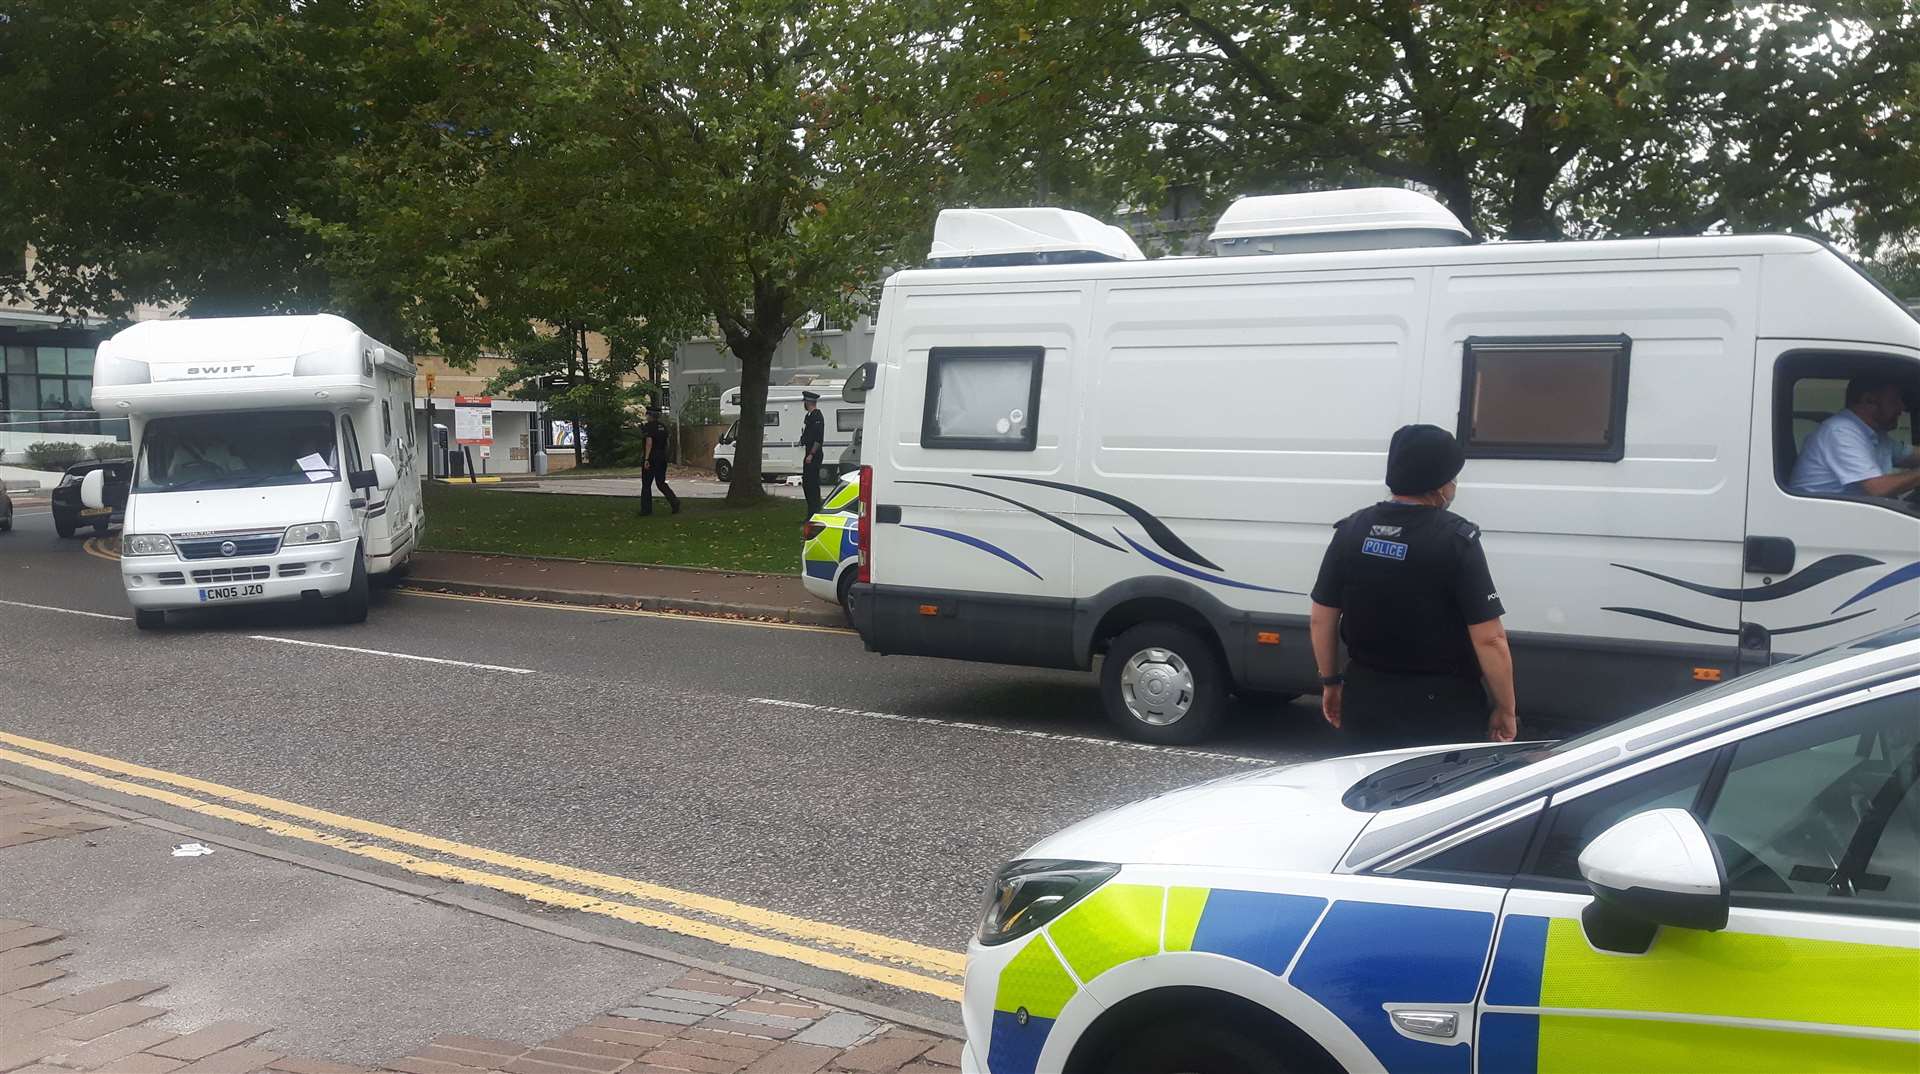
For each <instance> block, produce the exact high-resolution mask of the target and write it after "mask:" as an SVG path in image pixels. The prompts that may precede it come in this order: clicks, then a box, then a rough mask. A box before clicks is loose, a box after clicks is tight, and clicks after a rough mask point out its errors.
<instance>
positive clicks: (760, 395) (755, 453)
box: [727, 332, 780, 507]
mask: <svg viewBox="0 0 1920 1074" xmlns="http://www.w3.org/2000/svg"><path fill="white" fill-rule="evenodd" d="M779 345H780V340H779V339H778V338H775V339H772V340H767V339H763V338H762V337H761V334H760V333H757V332H756V333H754V334H753V335H749V336H741V337H739V338H737V339H729V340H728V341H727V346H728V349H730V350H732V351H733V354H734V357H736V358H738V359H740V422H739V425H738V426H737V427H736V428H735V430H734V436H733V480H732V481H731V482H729V483H728V485H727V502H728V503H730V504H733V505H735V506H741V507H744V506H747V505H750V504H756V503H759V502H761V501H762V500H764V499H766V496H767V490H766V488H765V487H763V485H762V483H761V478H760V459H761V453H762V449H763V447H764V445H765V444H766V439H767V427H766V425H765V420H766V419H765V415H766V412H767V383H768V380H769V379H770V378H771V376H772V374H773V352H774V349H775V348H776V347H778V346H779Z"/></svg>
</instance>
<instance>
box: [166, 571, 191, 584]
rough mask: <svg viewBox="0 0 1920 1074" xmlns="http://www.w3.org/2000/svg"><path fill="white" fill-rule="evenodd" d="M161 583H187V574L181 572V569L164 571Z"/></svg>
mask: <svg viewBox="0 0 1920 1074" xmlns="http://www.w3.org/2000/svg"><path fill="white" fill-rule="evenodd" d="M160 584H161V585H186V584H187V576H186V575H184V574H181V573H180V572H179V571H162V572H161V574H160Z"/></svg>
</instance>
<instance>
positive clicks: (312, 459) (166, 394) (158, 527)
mask: <svg viewBox="0 0 1920 1074" xmlns="http://www.w3.org/2000/svg"><path fill="white" fill-rule="evenodd" d="M93 385H94V387H93V399H94V407H95V408H96V409H97V410H99V411H100V413H101V414H103V415H107V416H112V417H126V418H129V419H130V421H131V425H132V428H133V443H134V472H133V483H132V486H131V489H130V492H129V495H128V499H127V513H126V523H125V524H124V526H123V527H122V533H123V535H124V536H123V537H122V538H121V559H120V574H121V579H122V581H123V582H124V583H125V585H126V590H127V599H128V600H129V601H131V602H132V604H133V606H134V609H135V613H134V619H135V622H136V623H137V624H138V625H139V626H140V628H141V629H143V630H144V629H151V628H153V627H157V626H159V625H161V624H162V623H163V622H164V621H165V615H166V612H167V611H169V610H175V609H184V608H200V607H206V606H209V605H213V604H251V603H263V602H271V601H298V600H316V601H325V602H326V604H327V606H328V607H329V608H330V609H331V611H332V612H333V614H334V616H335V617H336V618H338V619H339V620H341V621H345V622H359V621H362V620H364V619H365V618H366V615H367V587H368V578H369V576H371V575H376V574H387V573H391V572H393V571H396V570H401V569H404V567H405V565H406V562H407V558H408V557H409V556H410V555H411V554H412V552H413V550H414V548H415V547H416V546H417V545H418V544H419V541H420V538H421V536H422V534H423V532H424V530H425V525H426V520H425V512H424V510H423V508H422V504H421V498H420V476H419V471H418V470H417V468H416V467H415V464H414V456H415V452H414V444H413V439H414V431H413V422H412V421H411V420H410V419H411V416H412V405H413V363H412V362H411V361H409V360H408V359H407V357H406V356H405V355H403V354H400V353H399V352H398V351H395V350H393V349H392V348H390V347H387V346H385V345H383V344H382V343H380V342H379V341H378V340H375V339H373V338H371V337H369V336H367V335H366V334H364V333H362V332H361V331H360V330H359V329H358V328H355V327H354V326H353V325H352V324H350V323H349V322H347V321H344V320H342V319H340V318H338V317H333V316H327V315H319V316H306V317H237V318H216V319H204V320H179V321H145V322H142V323H140V324H136V325H134V326H132V327H131V328H128V329H126V330H124V331H122V332H120V333H119V334H117V335H115V336H114V337H113V338H112V339H110V340H108V341H106V342H105V343H103V344H101V346H100V350H99V353H98V355H97V357H96V358H95V363H94V381H93ZM102 493H103V489H102V483H101V482H100V481H99V480H97V475H89V477H88V480H87V483H86V484H85V485H83V486H82V489H81V497H82V499H83V500H84V501H85V502H87V503H88V504H89V505H90V506H99V501H100V499H101V496H102Z"/></svg>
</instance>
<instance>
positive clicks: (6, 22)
mask: <svg viewBox="0 0 1920 1074" xmlns="http://www.w3.org/2000/svg"><path fill="white" fill-rule="evenodd" d="M364 15H365V11H364V5H363V4H362V3H360V2H358V0H177V2H170V3H167V4H151V3H140V2H138V0H15V2H13V3H10V4H8V5H7V11H6V13H5V14H4V15H3V16H0V205H4V206H6V207H7V208H6V211H5V212H4V213H0V247H5V248H10V249H14V250H18V249H20V248H22V247H23V246H32V247H33V248H34V249H35V251H36V254H37V264H36V266H35V270H34V272H33V274H32V275H31V276H30V277H26V278H20V277H16V278H14V279H12V280H0V297H7V298H11V299H13V300H15V301H19V300H22V299H27V300H32V301H35V302H38V303H39V304H41V305H44V306H47V307H50V308H52V309H54V310H56V311H60V312H65V313H69V314H79V313H85V312H94V313H99V314H103V315H106V316H108V317H113V318H124V317H126V316H128V315H130V313H131V311H132V308H133V306H134V305H135V304H136V303H139V302H157V303H166V302H174V301H178V302H183V303H184V304H185V305H186V308H187V310H188V311H189V312H191V313H195V314H200V315H203V316H204V315H218V314H242V313H265V312H313V311H316V310H321V309H339V310H341V311H342V312H345V313H347V314H348V315H350V316H352V317H354V319H355V320H357V321H359V322H360V323H361V324H362V325H363V326H365V327H367V328H369V329H370V330H373V331H375V332H376V333H378V334H381V335H383V336H385V337H386V338H389V339H390V340H392V342H394V343H396V344H399V345H403V346H404V345H408V344H409V342H410V341H408V340H405V339H404V338H401V337H399V336H398V335H397V334H396V333H395V332H394V328H395V322H394V320H393V318H392V316H391V315H392V312H393V310H394V309H395V308H396V307H397V305H398V304H399V302H400V298H399V296H396V295H395V294H394V293H392V292H391V291H387V290H384V289H383V288H381V287H379V286H377V285H361V286H358V287H357V288H356V289H355V291H354V298H355V300H356V301H355V302H353V303H352V304H343V303H340V302H338V301H337V299H338V297H339V295H338V294H337V291H336V284H337V282H338V281H337V279H336V276H335V273H334V272H333V271H332V270H331V268H330V266H329V265H328V264H327V262H326V260H325V259H324V258H323V256H322V250H321V244H320V242H319V241H318V240H317V239H316V238H315V237H314V236H313V235H311V234H310V233H308V232H307V231H306V230H304V229H303V228H301V227H300V226H298V224H297V223H296V216H297V214H298V213H300V212H308V213H316V214H320V215H324V216H332V217H337V216H340V215H342V213H343V211H344V207H343V205H342V204H341V203H340V201H339V200H338V197H337V188H336V187H334V185H333V184H332V183H331V181H330V180H331V175H330V168H329V162H330V161H331V160H332V158H333V157H334V156H335V155H336V154H338V153H340V152H342V151H343V150H344V149H345V148H346V147H348V146H350V145H351V144H352V143H353V142H354V141H355V140H356V139H357V138H359V137H360V136H361V134H362V132H363V131H364V130H366V129H367V128H368V127H371V126H377V125H379V124H383V123H387V122H391V121H392V120H393V118H394V116H395V115H397V114H401V113H404V112H406V111H407V110H408V108H409V97H408V96H407V93H406V92H405V87H408V86H423V85H431V82H432V72H431V69H430V64H428V63H427V62H426V61H427V59H428V58H427V57H422V56H420V55H418V54H416V53H412V52H409V51H408V50H405V49H392V48H384V47H379V35H380V27H378V26H377V25H376V24H374V23H373V22H372V21H370V20H367V19H366V18H364ZM376 69H377V70H378V71H379V72H380V78H381V84H382V85H383V86H384V87H386V89H387V90H388V92H383V93H381V94H378V95H369V94H367V93H365V92H363V88H364V85H365V76H366V75H367V73H368V72H369V71H370V70H376Z"/></svg>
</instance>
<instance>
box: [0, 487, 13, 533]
mask: <svg viewBox="0 0 1920 1074" xmlns="http://www.w3.org/2000/svg"><path fill="white" fill-rule="evenodd" d="M11 529H13V497H12V496H9V495H7V486H5V485H0V533H6V532H7V531H8V530H11Z"/></svg>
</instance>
